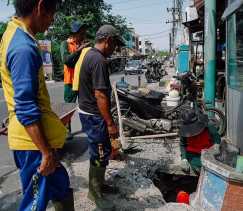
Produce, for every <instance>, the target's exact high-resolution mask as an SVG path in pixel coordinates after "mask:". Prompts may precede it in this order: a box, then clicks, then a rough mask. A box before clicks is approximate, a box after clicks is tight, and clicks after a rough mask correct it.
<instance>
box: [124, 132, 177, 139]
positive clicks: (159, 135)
mask: <svg viewBox="0 0 243 211" xmlns="http://www.w3.org/2000/svg"><path fill="white" fill-rule="evenodd" d="M173 136H178V133H164V134H156V135H147V136H135V137H127V139H131V140H135V139H147V138H148V139H149V138H166V137H173Z"/></svg>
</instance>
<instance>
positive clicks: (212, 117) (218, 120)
mask: <svg viewBox="0 0 243 211" xmlns="http://www.w3.org/2000/svg"><path fill="white" fill-rule="evenodd" d="M204 111H205V112H206V113H208V114H209V115H208V118H209V123H211V124H212V125H214V126H215V127H216V128H217V130H218V133H219V135H220V136H221V137H223V136H224V135H225V133H226V118H225V115H224V113H223V112H222V111H220V110H219V109H217V108H206V109H205V110H204Z"/></svg>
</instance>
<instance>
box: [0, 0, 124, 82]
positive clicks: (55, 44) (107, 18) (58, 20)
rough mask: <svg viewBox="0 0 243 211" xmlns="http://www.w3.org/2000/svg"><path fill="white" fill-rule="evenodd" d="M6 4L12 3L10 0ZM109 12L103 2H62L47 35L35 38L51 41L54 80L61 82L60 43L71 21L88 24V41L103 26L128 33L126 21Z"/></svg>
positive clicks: (66, 33) (63, 0) (67, 31)
mask: <svg viewBox="0 0 243 211" xmlns="http://www.w3.org/2000/svg"><path fill="white" fill-rule="evenodd" d="M8 2H9V3H13V1H12V0H9V1H8ZM111 10H112V8H111V5H109V4H106V3H105V2H104V0H88V1H87V0H62V5H61V7H60V8H59V10H58V12H57V13H56V16H55V22H54V24H53V25H52V26H51V27H50V28H49V30H48V32H47V34H46V35H44V34H38V35H37V36H36V37H37V39H40V40H43V39H49V40H51V41H52V57H53V63H54V78H55V79H56V80H61V79H62V76H63V65H62V62H61V56H60V52H59V51H60V50H59V49H60V44H61V42H62V41H64V40H66V39H67V38H68V36H69V34H70V24H71V22H72V21H74V20H79V21H82V22H83V23H86V24H88V26H89V29H88V38H89V39H90V41H94V38H95V33H96V31H97V30H98V28H99V27H100V26H101V25H103V24H112V25H114V26H115V27H116V28H117V29H118V30H119V32H120V33H121V34H122V35H125V34H126V32H127V31H128V29H127V25H126V19H125V18H124V17H122V16H120V15H117V16H114V15H112V14H111ZM0 27H1V25H0ZM2 30H3V31H4V30H5V29H4V28H3V29H2ZM0 35H1V28H0Z"/></svg>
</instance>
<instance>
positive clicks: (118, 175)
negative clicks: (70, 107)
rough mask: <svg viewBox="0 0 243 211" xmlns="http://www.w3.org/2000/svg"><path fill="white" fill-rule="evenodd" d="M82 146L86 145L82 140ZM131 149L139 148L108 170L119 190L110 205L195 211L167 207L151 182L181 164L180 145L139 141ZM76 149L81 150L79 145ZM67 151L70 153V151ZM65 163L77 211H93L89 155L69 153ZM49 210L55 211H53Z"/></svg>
mask: <svg viewBox="0 0 243 211" xmlns="http://www.w3.org/2000/svg"><path fill="white" fill-rule="evenodd" d="M79 144H87V143H86V142H85V141H84V140H83V141H82V142H80V143H79ZM130 144H131V143H130ZM137 144H138V145H137ZM70 145H71V143H70ZM132 145H133V146H136V145H137V147H136V148H133V150H131V151H130V152H129V153H130V154H129V155H127V156H125V160H123V161H111V162H110V165H109V166H108V169H107V173H106V179H107V181H108V182H109V183H110V184H113V185H114V186H115V187H117V188H118V189H119V194H117V195H107V200H108V201H109V203H112V204H114V205H115V207H116V210H117V211H134V210H139V211H156V210H158V211H170V210H171V211H175V210H179V211H180V210H181V211H184V210H185V211H186V210H187V211H188V210H193V209H192V208H190V207H189V206H186V205H183V204H175V203H169V204H167V203H166V202H165V200H164V199H163V196H162V194H161V192H160V191H159V189H158V188H157V187H155V185H154V184H153V181H152V180H153V179H154V178H153V177H154V176H155V171H156V170H157V169H158V168H162V167H163V166H165V167H166V166H168V164H171V163H176V162H178V161H179V159H178V158H179V156H178V155H179V154H178V153H179V151H178V150H179V143H178V141H176V140H163V139H162V140H161V139H160V140H158V139H157V140H155V139H154V140H149V141H148V140H146V141H145V140H137V141H136V142H133V143H132ZM72 148H73V146H72ZM75 148H76V149H78V145H77V146H76V147H75ZM67 151H69V152H70V149H68V150H67ZM77 152H78V150H77V151H76V153H77ZM65 163H66V166H67V168H68V170H69V174H70V175H71V183H72V186H73V187H74V190H75V208H76V210H80V211H90V210H94V209H95V205H94V204H93V203H92V202H90V201H89V200H88V199H87V192H88V168H89V160H88V152H85V153H84V154H83V155H82V156H78V157H77V155H76V154H75V153H68V154H67V155H66V157H65ZM49 210H52V208H50V209H49Z"/></svg>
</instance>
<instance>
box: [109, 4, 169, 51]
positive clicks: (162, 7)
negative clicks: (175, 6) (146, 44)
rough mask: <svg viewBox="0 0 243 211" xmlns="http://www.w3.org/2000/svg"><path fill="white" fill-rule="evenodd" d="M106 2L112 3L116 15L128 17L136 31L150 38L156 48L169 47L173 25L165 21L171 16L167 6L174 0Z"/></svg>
mask: <svg viewBox="0 0 243 211" xmlns="http://www.w3.org/2000/svg"><path fill="white" fill-rule="evenodd" d="M105 2H107V3H109V4H111V5H112V7H113V10H112V11H113V14H114V15H116V14H119V15H122V16H124V17H126V18H127V21H128V23H131V24H132V25H133V26H134V27H135V30H136V32H137V33H138V34H139V35H141V37H142V38H143V39H145V38H148V39H150V40H151V41H152V43H153V44H154V47H155V48H157V49H168V48H169V30H170V28H171V26H170V24H166V23H165V22H166V20H168V19H170V18H171V17H170V16H169V14H168V13H167V9H166V8H167V7H171V4H172V0H149V1H147V0H105ZM150 34H153V35H150Z"/></svg>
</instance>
